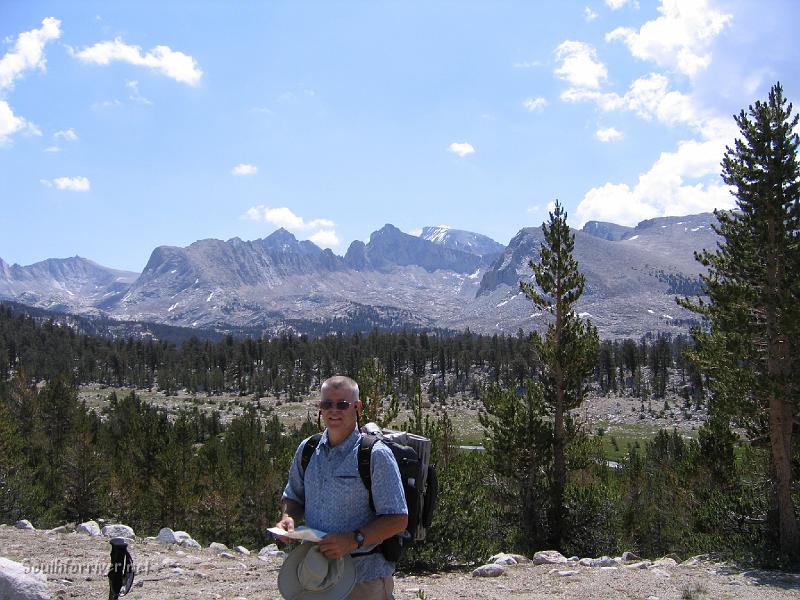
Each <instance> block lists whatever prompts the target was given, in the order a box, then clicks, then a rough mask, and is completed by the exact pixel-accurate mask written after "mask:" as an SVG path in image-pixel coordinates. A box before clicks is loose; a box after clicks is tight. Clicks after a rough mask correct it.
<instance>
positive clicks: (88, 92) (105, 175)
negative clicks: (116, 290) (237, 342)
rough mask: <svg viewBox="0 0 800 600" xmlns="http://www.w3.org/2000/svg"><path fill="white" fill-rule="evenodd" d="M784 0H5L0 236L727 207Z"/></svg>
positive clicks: (489, 224)
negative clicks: (746, 119) (745, 117)
mask: <svg viewBox="0 0 800 600" xmlns="http://www.w3.org/2000/svg"><path fill="white" fill-rule="evenodd" d="M798 23H800V3H798V2H796V1H795V0H747V1H746V0H638V1H637V0H582V1H572V0H561V1H559V2H555V1H553V2H551V1H545V0H524V1H523V0H517V1H512V0H483V1H478V0H461V1H458V2H456V1H449V0H437V1H436V2H430V1H429V0H419V1H418V0H402V1H399V0H398V1H380V0H364V1H360V0H348V1H344V0H324V1H323V0H319V1H310V0H307V1H303V0H295V1H292V0H286V1H280V0H275V1H271V2H256V1H255V0H253V1H241V2H227V1H222V0H218V1H204V0H192V1H169V0H164V1H163V2H141V0H137V1H136V2H133V1H128V0H115V1H114V2H107V1H106V0H103V1H101V2H92V1H89V0H75V1H70V2H66V1H63V0H61V1H52V2H46V1H37V0H0V258H2V259H3V260H5V261H6V262H7V263H18V264H21V265H29V264H32V263H35V262H37V261H40V260H44V259H46V258H65V257H69V256H76V255H78V256H82V257H85V258H88V259H91V260H93V261H95V262H98V263H100V264H102V265H105V266H108V267H113V268H117V269H125V270H129V271H136V272H139V271H142V270H143V269H144V267H145V265H146V264H147V261H148V259H149V257H150V254H151V252H152V251H153V249H154V248H156V247H157V246H162V245H167V246H187V245H189V244H191V243H192V242H194V241H196V240H200V239H206V238H216V239H222V240H227V239H230V238H233V237H239V238H241V239H243V240H254V239H258V238H263V237H266V236H267V235H269V234H270V233H271V232H273V231H274V230H275V229H277V228H278V227H284V228H286V229H287V230H289V231H291V232H292V233H293V234H294V235H295V236H297V238H298V239H310V240H312V241H314V242H315V243H317V244H318V245H319V246H320V247H322V248H331V250H333V251H334V252H335V253H337V254H344V253H345V252H346V251H347V248H348V246H349V245H350V243H351V242H352V241H354V240H363V241H368V239H369V236H370V234H371V233H372V232H373V231H376V230H377V229H380V228H381V227H382V226H383V225H384V224H386V223H392V224H393V225H395V226H397V227H399V228H400V229H402V230H403V231H406V232H409V233H415V234H416V233H418V232H419V231H420V229H421V228H422V227H424V226H427V225H448V226H450V227H454V228H457V229H465V230H468V231H475V232H478V233H482V234H485V235H488V236H490V237H492V238H494V239H495V240H497V241H498V242H500V243H503V244H507V243H508V242H509V240H510V239H511V238H512V237H513V236H514V235H515V234H516V233H517V232H518V231H519V229H520V228H522V227H527V226H538V225H540V224H541V223H542V221H544V220H545V219H546V218H547V213H548V208H549V207H552V203H553V201H554V200H556V199H559V200H560V201H561V203H562V204H563V205H564V206H565V208H566V210H567V212H568V214H569V222H570V224H571V225H572V226H573V227H576V228H579V227H581V226H582V225H583V224H584V223H585V222H586V221H589V220H600V221H611V222H615V223H619V224H623V225H635V224H636V223H638V222H639V221H641V220H643V219H648V218H653V217H658V216H667V215H685V214H692V213H698V212H705V211H710V210H712V209H714V208H730V207H731V206H732V205H733V200H734V199H733V197H732V196H731V194H730V191H729V190H728V189H727V188H726V187H725V186H724V184H723V183H722V181H721V179H720V176H719V172H720V166H719V163H720V161H721V159H722V156H723V155H724V152H725V147H726V145H731V144H732V143H733V140H734V138H735V136H736V134H737V129H736V125H735V122H734V120H733V118H732V115H733V114H735V113H738V112H739V111H740V110H741V109H743V108H746V107H747V106H748V105H750V104H752V103H754V102H755V101H756V100H763V99H765V98H766V95H767V93H768V91H769V88H770V87H771V86H772V85H773V84H774V83H775V82H776V81H780V82H781V83H782V84H783V86H784V90H785V94H786V96H787V97H788V98H789V99H790V100H795V101H800V81H799V80H798V74H800V60H799V59H798V55H797V51H796V45H795V44H794V43H793V42H792V40H794V39H796V36H795V34H796V32H795V30H796V27H797V24H798Z"/></svg>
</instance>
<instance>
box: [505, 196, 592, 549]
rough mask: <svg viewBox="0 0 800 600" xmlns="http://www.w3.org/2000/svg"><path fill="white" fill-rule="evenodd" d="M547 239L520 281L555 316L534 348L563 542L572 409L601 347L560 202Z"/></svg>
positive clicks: (555, 530) (554, 535)
mask: <svg viewBox="0 0 800 600" xmlns="http://www.w3.org/2000/svg"><path fill="white" fill-rule="evenodd" d="M542 232H543V234H544V242H543V243H542V245H541V249H540V261H539V262H538V263H537V262H535V261H533V260H531V261H530V263H529V265H530V267H531V269H532V270H533V277H534V280H535V285H534V284H533V283H529V282H525V281H521V282H520V284H519V286H520V289H521V290H522V291H523V292H524V293H525V295H526V296H527V297H528V298H529V299H530V300H532V301H533V303H534V304H535V305H536V307H537V308H539V309H543V310H546V311H548V312H549V313H550V314H552V315H553V322H552V323H551V324H550V325H549V326H548V328H547V331H546V333H545V335H544V337H542V336H540V335H535V336H534V338H533V343H534V347H535V349H536V351H537V353H538V355H539V360H540V361H541V369H540V371H539V379H540V382H541V383H542V390H543V393H544V402H545V404H546V405H547V406H548V408H549V410H550V412H551V414H552V417H553V476H552V482H551V486H550V495H551V501H550V510H551V514H550V518H549V524H550V538H551V539H550V541H551V543H552V544H554V545H555V546H560V543H561V540H562V537H563V521H564V489H565V487H566V484H567V467H566V459H565V455H564V450H565V448H566V446H567V444H568V442H569V441H570V440H569V437H570V436H569V433H568V430H569V429H571V428H569V427H568V423H567V421H568V420H569V411H571V410H573V409H575V408H577V407H578V406H580V404H581V402H582V401H583V396H584V392H585V383H586V379H587V377H588V376H589V375H590V374H591V373H592V371H593V369H594V365H595V358H596V356H597V352H598V348H599V339H598V335H597V329H596V328H595V327H594V326H593V325H592V324H591V322H590V321H583V320H581V318H580V317H579V316H578V315H577V313H576V312H575V304H576V303H577V302H578V300H579V299H580V297H581V295H582V294H583V289H584V286H585V284H586V279H585V277H584V276H583V274H582V273H581V272H580V271H579V270H578V261H577V260H575V258H574V257H573V251H574V249H575V235H574V234H573V233H571V231H570V228H569V225H567V213H566V212H564V209H563V208H562V207H561V204H560V203H559V202H556V205H555V209H554V211H553V212H551V213H550V222H549V224H547V223H545V224H543V225H542Z"/></svg>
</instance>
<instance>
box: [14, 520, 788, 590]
mask: <svg viewBox="0 0 800 600" xmlns="http://www.w3.org/2000/svg"><path fill="white" fill-rule="evenodd" d="M109 549H110V546H109V544H108V542H107V540H106V539H105V538H102V537H101V538H91V537H89V536H87V535H85V534H76V533H67V534H48V533H46V532H43V531H23V530H19V529H16V528H14V527H11V526H4V525H0V556H3V557H5V558H9V559H12V560H16V561H19V562H22V563H24V564H26V565H29V566H31V567H39V568H41V569H42V570H43V571H42V572H44V573H45V574H46V576H47V579H48V586H49V589H50V593H51V597H52V598H54V599H65V598H105V597H107V595H108V591H107V590H108V584H107V579H106V576H105V572H106V570H107V568H108V559H109V554H108V553H109ZM130 551H131V554H132V556H133V559H134V562H135V564H136V565H137V569H138V573H137V576H136V584H135V586H134V588H133V590H132V591H131V593H130V594H129V595H128V597H129V598H131V600H135V599H136V598H141V599H143V600H144V599H147V600H167V599H184V598H185V599H198V598H225V599H227V600H237V599H239V600H241V599H243V598H244V599H248V600H256V599H272V598H280V595H279V594H278V590H277V576H278V570H279V569H280V565H281V559H279V558H269V559H266V560H262V559H260V558H258V557H257V556H255V552H254V553H253V555H251V556H241V557H237V558H223V557H221V556H218V555H216V554H214V553H213V552H212V551H211V550H208V549H202V550H199V549H198V550H195V549H189V548H180V547H177V546H163V545H161V544H160V543H158V542H154V541H150V542H145V541H135V542H133V543H132V544H131V546H130ZM251 551H252V549H251ZM691 562H692V561H687V563H683V564H680V565H675V564H672V562H671V561H670V560H666V561H663V562H662V563H660V564H658V565H654V566H651V567H650V568H643V569H638V568H630V566H622V565H620V566H619V567H617V568H613V567H612V568H609V567H606V568H594V567H583V566H579V565H577V564H575V563H571V564H564V565H551V564H550V565H533V564H530V563H528V564H520V565H515V566H509V567H505V571H504V573H503V574H502V575H500V576H499V577H492V578H488V577H473V576H472V575H471V574H470V573H441V574H432V575H424V576H422V575H408V576H404V575H403V574H399V575H398V576H397V577H396V583H395V597H396V598H397V600H405V599H409V600H411V599H413V598H425V599H429V600H432V599H436V600H453V599H455V598H471V599H482V598H509V597H512V598H519V599H531V600H533V599H545V598H547V599H552V598H561V599H565V600H571V599H575V600H577V599H581V600H584V599H587V598H592V599H595V598H609V599H611V598H614V599H628V598H630V599H633V598H636V599H641V600H648V599H650V600H654V599H655V598H657V599H658V600H672V599H680V600H684V599H685V600H701V599H727V598H748V599H754V600H779V599H780V600H791V599H792V598H797V599H800V575H798V574H786V573H778V572H773V571H747V570H743V569H740V568H737V567H735V566H732V565H726V564H724V563H715V562H713V561H709V560H696V561H693V562H694V564H692V565H691V566H690V564H689V563H691ZM4 600H5V599H4Z"/></svg>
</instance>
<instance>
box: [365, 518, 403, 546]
mask: <svg viewBox="0 0 800 600" xmlns="http://www.w3.org/2000/svg"><path fill="white" fill-rule="evenodd" d="M407 525H408V515H381V516H379V517H377V518H376V519H375V520H374V521H372V522H371V523H370V524H369V525H367V526H366V527H363V528H362V529H361V533H363V534H364V545H365V546H369V545H372V544H380V543H381V542H382V541H383V540H385V539H388V538H390V537H392V536H393V535H397V534H398V533H400V532H402V531H403V530H405V528H406V526H407Z"/></svg>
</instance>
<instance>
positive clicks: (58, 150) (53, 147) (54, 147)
mask: <svg viewBox="0 0 800 600" xmlns="http://www.w3.org/2000/svg"><path fill="white" fill-rule="evenodd" d="M44 151H45V152H61V148H59V147H58V146H48V147H47V148H45V149H44Z"/></svg>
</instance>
